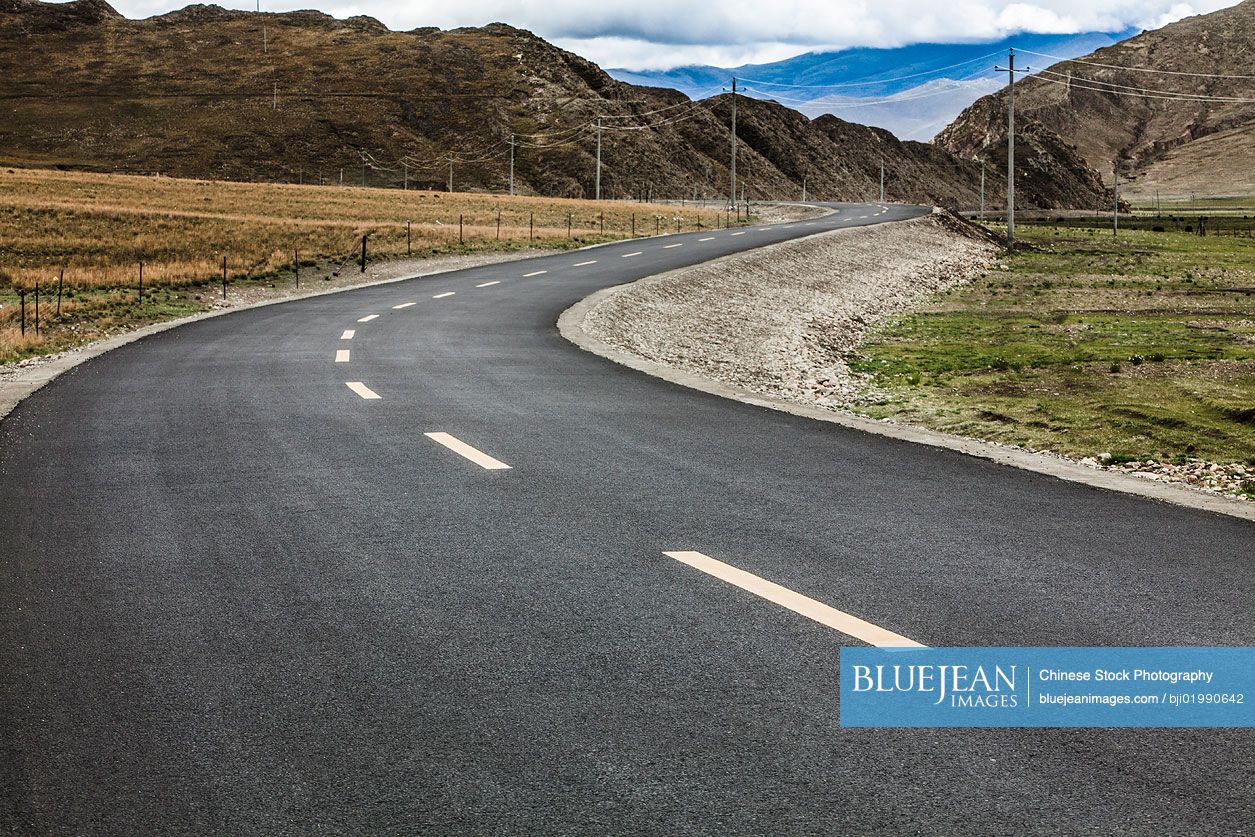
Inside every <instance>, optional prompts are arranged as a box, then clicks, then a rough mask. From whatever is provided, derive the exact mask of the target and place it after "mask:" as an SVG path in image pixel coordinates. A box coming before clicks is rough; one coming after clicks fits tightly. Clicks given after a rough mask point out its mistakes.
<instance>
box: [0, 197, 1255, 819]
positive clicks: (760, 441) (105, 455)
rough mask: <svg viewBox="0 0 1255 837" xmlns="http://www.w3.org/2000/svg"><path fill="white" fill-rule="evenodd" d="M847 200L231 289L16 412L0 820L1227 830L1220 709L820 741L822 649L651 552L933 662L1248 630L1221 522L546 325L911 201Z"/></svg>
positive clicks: (1231, 772) (1227, 765)
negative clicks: (1126, 721) (260, 293)
mask: <svg viewBox="0 0 1255 837" xmlns="http://www.w3.org/2000/svg"><path fill="white" fill-rule="evenodd" d="M841 209H842V211H841V212H840V213H839V214H837V215H836V216H832V217H829V218H825V219H822V220H820V221H817V222H813V223H812V224H810V225H803V224H792V225H784V226H782V227H775V228H770V229H765V228H764V229H753V230H750V231H747V232H746V233H745V234H744V235H735V236H734V235H732V234H730V233H728V232H719V233H706V234H690V235H683V236H671V237H663V238H651V239H642V240H638V241H635V242H626V243H620V244H615V245H611V246H607V247H602V248H596V249H592V250H588V251H583V252H579V253H566V254H559V255H552V256H546V257H544V258H539V259H536V260H529V261H525V262H513V263H508V264H501V265H497V266H492V267H483V268H476V269H473V270H467V271H462V272H458V273H452V274H445V275H442V276H436V277H429V278H425V279H418V280H412V281H408V282H404V283H399V284H392V285H384V286H377V287H372V288H365V289H362V290H358V291H353V292H350V293H344V294H338V295H331V296H324V297H318V298H312V299H307V300H302V301H296V302H291V303H287V304H283V305H277V306H272V307H267V308H260V309H255V310H249V311H244V312H240V313H238V314H234V315H231V316H228V317H222V318H218V319H213V320H207V321H203V322H199V323H196V324H194V325H190V326H187V327H184V328H180V329H176V330H173V331H170V332H166V333H163V334H160V335H157V336H154V337H151V338H148V339H145V340H142V341H140V342H138V343H135V344H131V345H129V346H126V347H124V348H121V349H119V350H117V351H114V352H111V353H109V354H106V355H104V356H102V357H99V358H97V359H95V360H92V361H90V362H88V363H86V364H84V365H82V366H80V367H78V368H76V369H74V370H72V371H71V372H69V373H67V374H66V375H65V376H63V377H62V378H60V379H58V380H57V381H55V382H54V383H53V384H51V385H49V386H48V387H46V388H45V389H43V390H41V391H40V392H39V393H37V394H36V395H35V396H33V397H32V398H30V399H29V400H27V401H26V402H24V403H23V404H22V405H21V406H19V408H18V409H17V410H16V411H15V412H14V413H13V414H12V415H11V416H10V417H9V418H8V419H6V420H5V421H3V422H2V423H0V547H2V548H0V675H2V677H0V792H2V794H3V796H2V798H0V832H3V833H5V834H9V833H12V834H45V833H55V834H61V833H65V834H87V833H92V834H185V833H199V834H288V833H293V834H296V833H299V834H309V833H351V834H419V833H424V834H460V833H483V834H573V835H588V834H600V833H616V834H618V833H622V834H629V833H630V834H663V835H682V834H711V835H724V834H794V833H797V834H838V833H858V834H866V833H882V834H1028V833H1042V834H1046V833H1067V834H1116V833H1121V834H1123V833H1130V834H1133V833H1135V834H1154V835H1161V834H1233V833H1238V832H1239V830H1240V829H1242V828H1245V829H1247V831H1246V832H1242V833H1249V830H1250V827H1251V825H1252V822H1253V820H1255V817H1253V816H1252V814H1253V812H1255V790H1252V787H1253V783H1252V779H1253V776H1255V768H1253V765H1255V736H1253V735H1252V733H1251V732H1249V731H1246V732H1242V731H1233V730H1212V731H1187V730H1169V731H1164V730H1147V731H1135V730H1111V731H1102V730H1092V731H1075V730H1073V731H1069V730H1056V731H1049V730H1046V731H1042V730H1006V731H990V730H983V731H982V730H976V731H963V730H932V731H896V732H895V731H877V730H842V729H840V728H839V727H838V726H837V717H838V715H837V710H838V707H837V650H838V648H839V647H841V646H842V645H851V644H858V643H857V642H856V641H855V640H852V639H850V638H849V637H846V636H843V635H842V634H840V633H838V632H836V631H833V630H831V629H830V628H827V627H824V626H822V625H819V624H816V623H815V622H812V621H810V620H808V619H806V618H804V617H802V616H799V615H798V614H796V613H793V612H791V611H789V610H786V609H784V608H781V607H779V606H777V605H775V604H772V603H770V602H767V601H764V600H763V599H761V598H759V597H757V596H754V595H751V594H750V593H747V592H744V591H742V590H739V589H737V588H735V587H732V586H730V585H728V584H726V583H724V582H723V581H720V580H718V579H715V578H712V577H710V576H707V575H705V574H703V573H701V572H698V571H697V570H695V569H693V568H692V567H690V566H687V565H685V564H682V563H680V562H678V561H676V560H674V559H672V558H669V557H667V556H665V555H664V554H663V553H664V552H668V551H677V550H695V551H699V552H702V553H704V554H705V555H708V556H711V557H713V558H716V559H718V560H720V561H723V562H726V563H729V564H732V565H734V566H736V567H739V568H741V569H744V570H747V571H749V572H751V573H754V574H756V575H758V576H761V577H762V578H765V579H769V580H771V581H773V582H777V583H779V584H782V585H784V586H786V587H788V588H790V589H792V590H795V591H798V592H801V593H804V594H806V595H808V596H811V597H813V598H815V599H817V600H819V601H821V602H824V603H826V604H828V605H831V606H832V607H835V608H839V609H841V610H843V611H846V612H848V613H851V614H855V615H857V616H859V617H861V618H862V619H865V620H867V621H869V622H871V623H874V624H875V625H877V626H881V627H883V628H885V629H887V630H889V631H893V632H896V633H899V634H902V635H904V636H906V637H909V638H911V639H914V640H916V641H918V642H921V643H924V644H928V645H1054V644H1061V645H1178V644H1181V645H1250V644H1255V627H1253V623H1252V618H1251V617H1252V611H1253V608H1252V602H1253V601H1255V596H1253V592H1255V590H1253V584H1252V580H1253V579H1255V566H1253V565H1252V556H1253V553H1255V549H1253V546H1255V525H1252V524H1251V523H1249V522H1243V521H1239V520H1236V519H1232V518H1226V517H1222V516H1218V515H1213V514H1209V513H1204V512H1198V511H1192V510H1186V509H1181V508H1177V507H1173V506H1169V505H1164V504H1159V503H1154V502H1151V501H1147V500H1144V499H1138V498H1134V497H1130V496H1125V495H1120V494H1115V493H1106V492H1102V491H1099V490H1096V489H1092V488H1088V487H1085V486H1080V485H1076V484H1071V483H1067V482H1062V481H1058V480H1055V479H1052V478H1049V477H1044V476H1041V475H1037V474H1032V473H1025V472H1021V471H1017V470H1014V469H1011V468H1007V467H1003V466H999V465H995V464H992V463H990V462H987V461H983V460H979V459H973V458H968V457H964V456H962V455H959V454H956V453H952V452H947V451H940V450H934V449H930V448H925V447H921V446H916V445H911V444H909V443H904V442H899V441H895V440H892V439H887V438H883V437H878V436H871V435H865V434H861V433H858V432H856V431H853V430H849V429H845V428H842V427H839V426H836V425H831V424H826V423H819V422H813V421H809V420H806V419H803V418H798V417H794V416H790V415H786V414H783V413H778V412H773V411H769V410H765V409H760V408H756V407H752V406H748V405H744V404H740V403H736V402H729V401H724V400H721V399H718V398H715V397H712V396H708V395H704V394H701V393H697V392H693V391H690V390H687V389H684V388H680V387H677V386H674V385H671V384H668V383H666V382H662V381H659V380H656V379H652V378H649V377H647V376H644V375H641V374H639V373H636V372H633V371H631V370H628V369H625V368H622V367H619V366H617V365H615V364H612V363H610V362H609V361H606V360H603V359H601V358H598V357H595V356H593V355H590V354H586V353H584V352H581V351H580V350H578V349H576V348H574V347H573V346H571V345H570V344H568V343H567V342H566V341H564V340H563V339H562V338H561V337H560V336H559V334H558V332H557V330H556V328H555V321H556V320H557V317H558V315H559V313H560V312H561V311H562V310H564V309H565V308H566V307H568V306H569V305H571V304H572V303H574V302H575V301H577V300H579V299H581V298H582V297H584V296H586V295H587V294H589V293H591V292H593V291H595V290H597V289H598V288H602V287H606V286H609V285H614V284H619V283H621V282H624V281H628V280H632V279H636V278H639V277H642V276H647V275H650V274H654V273H657V272H659V271H662V270H665V269H669V268H674V267H678V266H681V265H685V264H692V263H696V262H699V261H702V260H705V259H708V258H711V257H713V256H717V255H723V254H727V253H731V252H734V251H737V250H742V249H746V248H749V247H755V246H759V245H762V244H765V243H768V242H773V241H780V240H783V239H786V238H791V237H795V236H800V235H806V234H809V233H813V232H817V231H820V230H824V229H828V228H831V227H834V226H840V225H857V224H867V223H883V222H886V221H893V220H897V219H901V218H905V217H910V216H913V215H916V214H919V212H920V210H915V209H910V208H902V207H892V208H889V209H888V211H887V212H884V213H883V214H874V213H879V212H880V209H879V208H878V207H874V206H873V207H871V208H865V207H857V206H848V205H847V206H843V207H841ZM860 216H864V217H860ZM701 239H710V240H701ZM674 244H682V245H683V246H681V247H668V245H674ZM637 252H639V254H640V255H635V256H629V255H628V254H631V253H637ZM590 261H595V263H593V264H583V263H585V262H590ZM576 265H579V266H576ZM542 270H543V271H547V272H545V273H540V274H537V275H533V276H530V277H525V274H528V273H534V272H535V271H542ZM490 282H496V283H497V284H486V283H490ZM481 285H482V286H483V287H480V286H481ZM450 291H452V292H455V295H452V296H439V298H437V296H438V295H442V294H446V293H448V292H450ZM408 302H414V303H416V304H415V305H413V306H410V307H406V308H394V306H398V305H404V304H405V303H408ZM371 314H378V315H379V316H378V317H377V318H375V319H373V320H369V321H367V322H359V320H360V319H361V318H364V317H368V316H369V315H371ZM346 330H353V331H354V332H355V334H354V335H353V336H352V338H351V339H343V338H344V334H343V332H345V331H346ZM343 350H348V351H349V352H350V354H349V359H348V361H347V362H339V363H337V362H336V361H335V358H336V355H337V352H339V351H343ZM349 382H360V383H361V384H362V385H363V386H364V388H365V389H364V390H362V389H361V388H359V391H363V392H372V393H375V394H377V395H378V396H379V398H377V399H370V400H367V399H365V398H363V397H361V395H359V394H358V392H356V391H354V390H353V389H350V388H349V387H348V386H346V384H347V383H349ZM425 433H447V434H450V436H451V437H454V438H455V439H456V440H459V441H460V442H462V443H465V444H467V445H470V446H473V448H474V449H476V450H478V451H481V452H483V453H484V454H486V455H488V456H490V457H492V458H493V459H495V460H499V461H500V462H501V463H504V464H506V465H509V466H510V467H509V469H485V468H483V467H481V465H480V464H477V463H476V462H475V461H472V459H468V458H466V457H464V456H462V455H460V454H459V453H458V452H456V451H454V450H452V449H450V448H449V447H446V446H445V445H442V444H439V443H437V441H435V440H433V439H431V438H429V437H427V436H425V435H424V434H425ZM471 455H472V456H474V454H473V453H471ZM488 464H491V463H488Z"/></svg>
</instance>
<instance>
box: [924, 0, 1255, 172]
mask: <svg viewBox="0 0 1255 837" xmlns="http://www.w3.org/2000/svg"><path fill="white" fill-rule="evenodd" d="M1253 52H1255V0H1245V2H1242V3H1239V4H1238V5H1236V6H1232V7H1230V8H1227V9H1222V10H1220V11H1218V12H1213V13H1211V14H1207V15H1200V16H1197V17H1191V18H1186V19H1184V20H1181V21H1179V22H1177V23H1173V24H1170V25H1168V26H1165V27H1164V28H1162V29H1157V30H1154V31H1152V32H1143V33H1142V34H1140V35H1137V36H1135V37H1132V38H1129V39H1128V40H1125V41H1121V42H1120V43H1118V44H1115V45H1113V46H1110V47H1106V48H1104V49H1100V50H1098V51H1096V52H1094V53H1091V54H1090V55H1087V56H1085V57H1084V58H1082V59H1079V60H1077V61H1075V62H1069V63H1061V64H1058V65H1056V66H1054V67H1052V68H1050V70H1049V71H1047V72H1045V73H1043V74H1042V75H1040V76H1033V77H1028V78H1025V79H1024V80H1023V82H1022V83H1017V85H1016V98H1015V102H1016V118H1017V121H1019V122H1021V123H1022V124H1025V125H1029V126H1032V128H1031V129H1028V130H1033V131H1036V132H1038V134H1039V136H1041V137H1042V138H1043V140H1044V141H1045V142H1046V144H1047V145H1055V146H1062V148H1061V149H1060V151H1061V153H1060V154H1059V155H1058V156H1057V157H1056V158H1055V159H1056V162H1057V163H1058V164H1059V165H1061V166H1063V167H1065V168H1069V169H1071V168H1073V166H1074V162H1073V161H1072V160H1071V159H1069V155H1068V149H1069V148H1074V149H1075V152H1076V154H1079V155H1080V157H1081V158H1082V159H1084V160H1085V161H1086V162H1087V163H1088V164H1089V166H1090V167H1091V168H1093V169H1094V170H1096V171H1098V172H1101V173H1102V176H1103V179H1104V181H1105V182H1110V180H1111V177H1112V171H1113V168H1114V167H1115V165H1116V163H1117V161H1119V165H1120V168H1121V172H1122V176H1126V177H1132V178H1134V179H1135V182H1134V184H1132V188H1131V191H1140V192H1142V193H1143V194H1145V193H1148V192H1149V191H1151V190H1153V189H1154V188H1158V187H1159V186H1164V187H1166V188H1167V190H1168V191H1170V192H1172V193H1175V194H1185V193H1188V192H1190V191H1198V192H1199V193H1200V194H1212V195H1231V194H1252V193H1255V139H1252V134H1253V133H1255V131H1253V130H1252V129H1255V71H1253V70H1252V69H1251V66H1250V60H1249V59H1250V55H1251V54H1252V53H1253ZM1022 60H1023V62H1024V63H1025V64H1027V65H1029V66H1032V65H1033V64H1034V62H1036V63H1039V64H1040V63H1041V60H1040V59H1039V57H1038V56H1034V55H1031V54H1024V55H1022ZM1241 76H1245V78H1242V77H1241ZM1238 99H1245V100H1246V101H1232V100H1238ZM1226 100H1229V101H1226ZM1005 125H1006V93H1005V90H1004V91H1000V92H999V93H996V94H993V95H990V96H986V97H984V98H982V99H980V100H979V101H977V102H976V103H975V104H973V105H972V106H971V107H969V108H968V109H967V110H965V111H964V112H963V113H962V114H961V115H960V116H959V117H958V119H956V120H955V121H954V122H953V123H952V124H951V125H950V126H949V127H947V128H946V129H945V130H944V131H943V132H942V133H941V134H939V135H938V137H937V138H936V140H935V142H936V143H937V144H938V145H939V146H941V147H942V148H944V149H946V150H947V151H950V152H952V153H955V154H957V155H959V156H962V157H969V158H970V157H974V156H977V155H979V154H982V153H985V149H988V148H991V147H994V146H1000V145H1003V144H1004V143H1005V137H1006V130H1005ZM1017 133H1018V132H1017ZM1051 136H1053V137H1054V138H1053V139H1050V138H1049V137H1051ZM1060 138H1062V139H1060ZM1004 157H1005V152H1004ZM1018 159H1019V155H1018V154H1017V162H1018Z"/></svg>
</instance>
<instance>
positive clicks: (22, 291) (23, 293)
mask: <svg viewBox="0 0 1255 837" xmlns="http://www.w3.org/2000/svg"><path fill="white" fill-rule="evenodd" d="M17 295H18V297H19V298H20V299H21V300H22V336H23V337H25V336H26V289H25V288H18V291H17Z"/></svg>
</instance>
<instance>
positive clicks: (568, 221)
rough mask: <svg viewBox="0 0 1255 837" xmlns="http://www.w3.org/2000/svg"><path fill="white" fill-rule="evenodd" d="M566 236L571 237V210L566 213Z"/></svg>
mask: <svg viewBox="0 0 1255 837" xmlns="http://www.w3.org/2000/svg"><path fill="white" fill-rule="evenodd" d="M566 237H567V238H568V239H569V238H570V237H571V213H570V212H568V213H567V214H566Z"/></svg>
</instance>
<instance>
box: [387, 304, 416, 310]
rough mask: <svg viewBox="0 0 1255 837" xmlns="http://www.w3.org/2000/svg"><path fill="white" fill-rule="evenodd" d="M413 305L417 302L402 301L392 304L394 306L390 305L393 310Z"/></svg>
mask: <svg viewBox="0 0 1255 837" xmlns="http://www.w3.org/2000/svg"><path fill="white" fill-rule="evenodd" d="M413 305H418V303H417V302H402V303H401V304H400V305H394V306H392V310H393V311H400V310H401V309H403V308H409V307H411V306H413Z"/></svg>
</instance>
